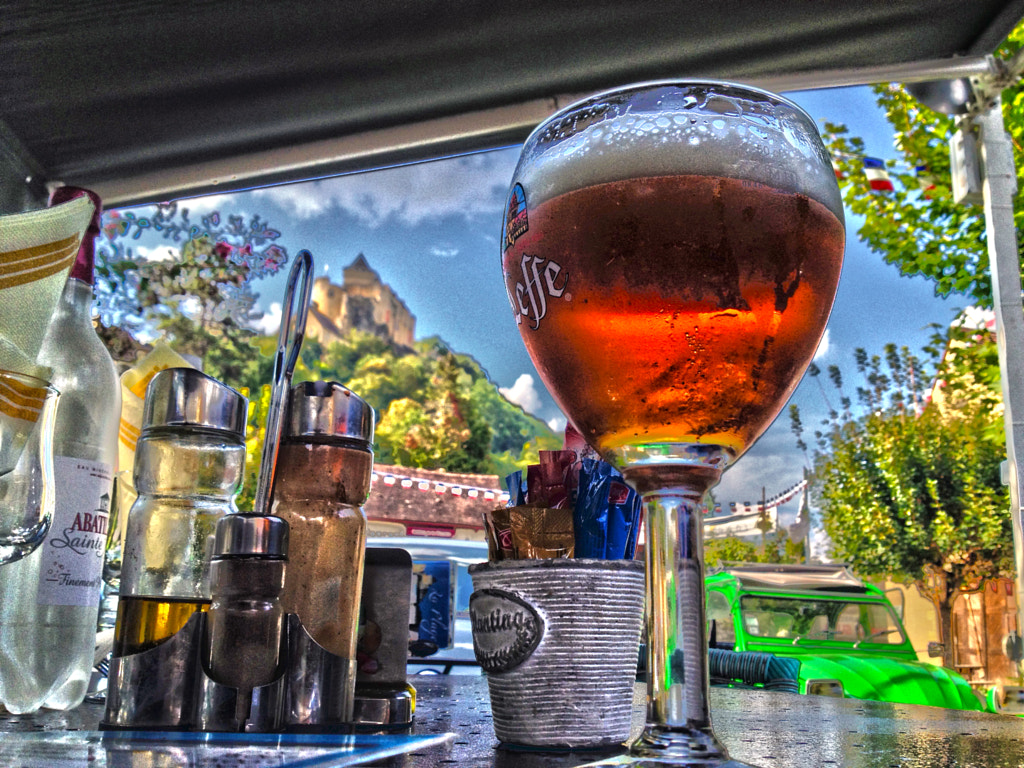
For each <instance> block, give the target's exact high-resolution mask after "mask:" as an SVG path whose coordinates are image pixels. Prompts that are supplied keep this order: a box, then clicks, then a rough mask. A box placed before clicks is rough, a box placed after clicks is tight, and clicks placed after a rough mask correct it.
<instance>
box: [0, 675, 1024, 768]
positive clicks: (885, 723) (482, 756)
mask: <svg viewBox="0 0 1024 768" xmlns="http://www.w3.org/2000/svg"><path fill="white" fill-rule="evenodd" d="M412 683H413V685H414V686H415V687H416V689H417V692H418V696H417V708H416V723H415V726H414V729H413V733H416V734H435V733H451V734H453V735H452V737H451V738H449V739H448V740H447V741H446V742H444V743H443V744H440V745H435V746H431V747H428V748H425V749H421V750H420V751H415V752H412V753H411V754H407V755H404V756H401V757H393V758H389V759H386V760H378V761H376V762H372V763H369V764H370V765H374V766H380V767H381V768H405V767H406V766H408V767H410V768H412V767H415V768H439V767H440V766H460V767H461V766H467V767H472V766H488V767H491V766H493V767H494V768H512V767H513V766H515V768H575V766H581V765H585V764H587V763H591V762H594V761H596V760H599V759H601V758H602V757H603V755H601V754H594V753H585V752H580V753H565V754H558V753H529V752H523V751H511V750H506V749H502V748H499V746H498V742H497V741H496V740H495V738H494V731H493V730H492V727H491V715H490V706H489V703H488V697H487V684H486V681H485V679H484V678H482V677H477V676H468V675H450V676H449V675H418V676H415V677H413V678H412ZM711 706H712V716H713V719H714V723H715V731H716V733H717V734H718V736H719V738H720V739H721V740H722V741H723V742H724V743H725V745H726V746H727V747H728V748H729V751H730V753H731V754H732V756H733V757H734V758H735V759H737V760H743V761H746V762H749V763H752V764H754V765H757V766H761V768H808V767H809V766H822V767H823V768H840V767H842V768H890V767H891V768H1021V766H1024V719H1021V718H1015V717H1011V716H1008V715H992V714H984V713H974V712H957V711H953V710H946V709H938V708H934V707H920V706H912V705H898V704H897V705H893V704H882V703H877V702H865V701H856V700H853V699H831V698H826V697H820V696H802V695H797V694H789V693H781V692H766V691H752V690H733V689H723V688H713V689H712V691H711ZM101 715H102V706H101V705H98V704H90V703H86V704H83V705H82V706H81V707H79V708H78V709H76V710H73V711H71V712H41V713H38V714H35V715H31V716H16V715H7V714H4V715H0V731H34V732H37V733H39V732H43V733H52V734H54V736H56V735H57V734H59V733H61V732H64V731H69V730H83V731H91V730H95V729H96V727H97V724H98V722H99V719H100V716H101ZM642 721H643V690H642V687H641V686H638V689H637V696H636V706H635V718H634V730H635V731H636V732H638V731H639V729H640V728H641V727H642ZM85 765H86V763H83V766H85ZM4 768H8V767H7V766H5V767H4ZM61 768H65V765H64V764H63V763H61ZM67 768H70V766H68V767H67Z"/></svg>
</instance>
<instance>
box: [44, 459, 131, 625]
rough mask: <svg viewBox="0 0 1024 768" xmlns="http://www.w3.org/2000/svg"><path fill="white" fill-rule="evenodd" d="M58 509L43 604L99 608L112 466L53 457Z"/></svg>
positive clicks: (49, 536)
mask: <svg viewBox="0 0 1024 768" xmlns="http://www.w3.org/2000/svg"><path fill="white" fill-rule="evenodd" d="M53 470H54V471H53V475H54V489H55V494H54V505H53V506H54V509H53V522H52V523H51V524H50V532H49V533H48V534H47V536H46V540H45V541H44V542H43V553H42V554H43V559H42V564H41V567H40V578H39V589H38V592H36V602H37V603H38V604H39V605H79V606H88V607H91V606H99V603H100V592H101V589H100V587H101V585H102V578H103V557H104V552H105V550H106V544H107V525H108V523H109V520H110V496H111V487H112V485H113V473H112V471H111V470H112V467H111V466H110V465H109V464H103V463H102V462H98V461H86V460H84V459H75V458H70V457H67V456H54V457H53Z"/></svg>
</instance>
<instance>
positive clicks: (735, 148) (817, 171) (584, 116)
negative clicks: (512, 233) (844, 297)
mask: <svg viewBox="0 0 1024 768" xmlns="http://www.w3.org/2000/svg"><path fill="white" fill-rule="evenodd" d="M680 174H687V175H700V176H724V177H728V178H734V179H746V180H750V181H755V182H758V183H761V184H765V185H767V186H770V187H773V188H775V189H779V190H782V191H785V192H793V193H797V194H803V195H807V196H808V197H810V198H812V199H814V200H817V201H818V202H820V203H821V204H823V205H825V206H826V207H827V208H829V209H830V210H831V211H832V212H833V213H835V214H836V216H838V217H839V220H840V221H842V220H843V204H842V198H841V197H840V194H839V187H838V185H837V184H836V179H835V172H834V170H833V168H832V162H831V159H830V158H829V156H828V153H827V152H826V151H825V147H824V145H823V144H822V142H821V138H820V136H819V135H818V130H817V127H816V126H815V125H814V121H813V120H811V118H810V117H808V115H807V113H805V112H804V111H803V110H802V109H800V108H799V107H798V106H796V105H795V104H793V103H792V102H790V101H788V100H786V99H783V98H781V97H779V96H775V95H774V94H770V93H768V92H767V91H761V90H758V89H754V88H748V87H746V86H739V85H732V84H728V83H712V82H696V81H695V82H692V83H686V82H678V83H673V82H666V83H648V84H641V85H637V86H631V87H628V88H624V89H620V90H616V91H609V92H606V93H602V94H598V95H596V96H593V97H591V98H589V99H586V100H584V101H581V102H578V103H576V104H573V105H571V106H569V107H567V108H566V109H564V110H562V111H561V112H559V113H557V114H555V115H554V116H553V117H551V118H549V119H548V120H547V121H545V122H544V123H543V124H541V125H540V126H539V127H538V128H537V129H536V130H535V131H534V132H533V134H531V136H530V138H529V139H528V140H527V143H526V146H525V147H524V149H523V154H522V156H521V157H520V160H519V165H518V166H517V167H516V172H515V179H514V181H517V182H519V183H521V184H522V185H523V187H524V188H525V189H526V191H527V196H528V198H529V201H530V203H531V204H532V205H537V204H539V203H542V202H544V201H545V200H548V199H550V198H552V197H556V196H558V195H560V194H564V193H565V192H570V191H572V190H575V189H581V188H584V187H588V186H593V185H596V184H604V183H607V182H612V181H621V180H623V179H631V178H639V177H644V176H674V175H680Z"/></svg>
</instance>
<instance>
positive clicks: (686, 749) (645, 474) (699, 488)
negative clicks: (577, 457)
mask: <svg viewBox="0 0 1024 768" xmlns="http://www.w3.org/2000/svg"><path fill="white" fill-rule="evenodd" d="M708 453H709V457H710V458H711V459H714V458H715V456H714V454H713V452H708ZM698 458H699V457H698ZM705 458H708V457H705ZM723 468H724V462H715V461H708V460H704V461H696V460H695V461H692V462H688V463H680V464H661V465H658V464H653V465H652V464H640V465H635V464H634V465H632V466H627V467H626V468H625V469H624V470H623V474H624V475H625V476H626V479H627V480H628V481H629V482H630V483H631V484H632V485H633V487H634V488H636V490H637V491H638V492H639V493H640V494H641V495H642V496H643V500H644V512H645V520H644V527H645V528H646V531H647V541H646V545H645V546H646V557H647V726H646V728H645V729H644V733H643V735H642V736H641V737H640V739H639V740H638V741H637V742H636V743H635V744H634V745H633V748H632V752H633V754H634V755H636V756H638V757H640V758H641V761H640V763H639V765H644V766H647V765H651V766H655V765H686V766H703V765H709V766H710V765H716V766H722V765H738V764H736V763H727V762H726V761H728V759H729V754H728V752H727V751H726V749H725V747H723V746H722V745H721V743H719V741H718V739H716V738H715V735H714V733H713V732H712V729H711V710H710V706H709V703H708V698H709V679H708V653H707V639H706V632H705V626H704V539H703V535H704V521H703V512H704V495H705V494H706V493H707V491H708V490H709V489H710V488H712V487H713V486H714V485H715V484H716V483H717V482H718V480H719V478H720V477H721V473H722V469H723Z"/></svg>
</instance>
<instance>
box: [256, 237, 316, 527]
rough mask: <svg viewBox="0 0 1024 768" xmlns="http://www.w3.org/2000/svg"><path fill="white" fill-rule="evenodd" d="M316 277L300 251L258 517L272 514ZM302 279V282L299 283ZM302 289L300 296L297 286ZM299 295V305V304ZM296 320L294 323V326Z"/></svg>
mask: <svg viewBox="0 0 1024 768" xmlns="http://www.w3.org/2000/svg"><path fill="white" fill-rule="evenodd" d="M312 273H313V255H312V254H311V253H310V252H309V251H307V250H301V251H299V253H298V255H297V256H296V257H295V263H294V264H292V269H291V272H289V273H288V285H287V286H286V287H285V292H284V303H283V304H282V311H281V328H280V330H279V331H278V334H277V354H276V356H275V358H274V386H273V389H272V390H271V393H270V410H269V412H268V413H267V430H266V436H265V437H264V439H263V458H262V461H261V462H260V474H259V478H258V480H257V482H256V499H255V501H254V503H253V512H255V513H256V514H257V515H268V514H270V493H271V491H272V490H273V488H274V469H275V467H276V466H277V451H278V447H279V446H280V444H281V430H282V428H283V426H284V409H285V407H286V405H287V403H288V390H289V388H290V387H291V383H292V373H294V371H295V362H296V361H297V360H298V359H299V350H300V349H301V347H302V339H303V337H304V336H305V333H306V317H307V316H308V314H309V296H310V291H311V290H312V289H313V283H312V280H311V279H310V276H311V275H312ZM300 277H301V279H302V282H301V283H299V278H300ZM296 284H298V285H299V290H298V292H297V293H296V290H295V286H296ZM296 295H298V298H299V304H298V306H293V305H294V304H295V298H296ZM293 320H294V323H293V322H292V321H293Z"/></svg>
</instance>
